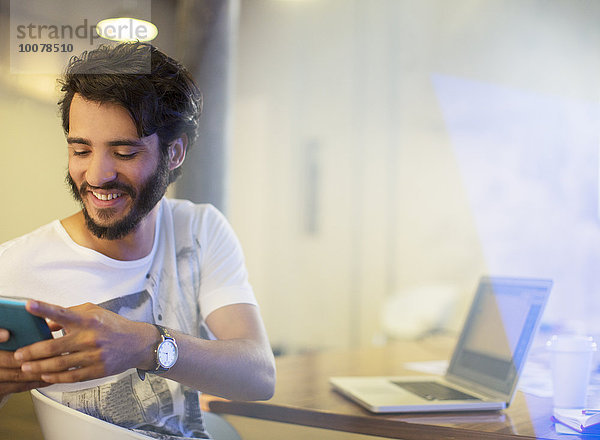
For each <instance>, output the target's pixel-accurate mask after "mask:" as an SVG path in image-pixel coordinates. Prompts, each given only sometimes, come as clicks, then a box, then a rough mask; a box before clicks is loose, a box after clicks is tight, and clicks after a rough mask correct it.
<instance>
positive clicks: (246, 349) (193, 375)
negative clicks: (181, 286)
mask: <svg viewBox="0 0 600 440" xmlns="http://www.w3.org/2000/svg"><path fill="white" fill-rule="evenodd" d="M173 334H174V336H175V339H176V340H177V345H178V346H179V359H178V360H177V363H176V364H175V366H174V367H173V368H172V369H171V370H170V371H169V372H168V373H166V374H165V375H164V376H165V377H168V378H170V379H173V380H175V381H177V382H181V383H183V384H185V385H187V386H189V387H192V388H194V389H197V390H200V391H202V392H205V393H208V394H212V395H216V396H220V397H224V398H227V399H237V400H267V399H269V398H271V396H272V395H273V392H274V388H275V362H274V359H273V354H272V352H271V350H270V348H269V347H268V345H265V343H262V342H257V341H255V340H252V339H229V340H217V341H207V340H204V339H199V338H194V337H192V336H189V335H184V334H181V333H177V332H173Z"/></svg>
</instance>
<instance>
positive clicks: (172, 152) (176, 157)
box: [169, 133, 188, 171]
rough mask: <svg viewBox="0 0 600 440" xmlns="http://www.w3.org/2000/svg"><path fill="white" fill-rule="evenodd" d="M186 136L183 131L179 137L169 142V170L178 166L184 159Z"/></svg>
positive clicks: (186, 143)
mask: <svg viewBox="0 0 600 440" xmlns="http://www.w3.org/2000/svg"><path fill="white" fill-rule="evenodd" d="M187 145H188V137H187V134H185V133H183V134H182V135H181V136H180V137H178V138H177V139H175V140H174V141H173V142H171V143H170V144H169V170H170V171H172V170H174V169H175V168H179V167H180V166H181V164H182V163H183V161H184V159H185V153H186V151H187Z"/></svg>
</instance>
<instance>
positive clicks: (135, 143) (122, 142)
mask: <svg viewBox="0 0 600 440" xmlns="http://www.w3.org/2000/svg"><path fill="white" fill-rule="evenodd" d="M107 145H108V146H110V147H119V146H129V147H144V146H145V145H146V144H144V142H142V140H141V139H129V138H123V139H115V140H112V141H109V142H107Z"/></svg>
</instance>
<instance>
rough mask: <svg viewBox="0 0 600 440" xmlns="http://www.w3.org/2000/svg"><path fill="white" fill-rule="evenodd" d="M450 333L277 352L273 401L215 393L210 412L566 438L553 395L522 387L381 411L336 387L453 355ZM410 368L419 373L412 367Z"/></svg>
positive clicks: (392, 430) (394, 434)
mask: <svg viewBox="0 0 600 440" xmlns="http://www.w3.org/2000/svg"><path fill="white" fill-rule="evenodd" d="M452 348H453V342H452V341H451V340H449V339H442V338H439V339H432V340H427V341H424V342H420V343H414V342H406V343H397V344H394V345H393V346H389V347H382V348H369V349H360V350H348V351H336V352H322V353H313V354H305V355H298V356H284V357H281V358H279V359H278V360H277V386H276V391H275V396H274V397H273V399H271V400H270V401H268V402H236V401H226V400H222V399H217V398H213V397H209V398H208V399H207V400H206V404H207V405H208V408H209V409H210V411H212V412H216V413H221V414H231V415H238V416H246V417H253V418H259V419H264V420H271V421H276V422H284V423H292V424H297V425H304V426H312V427H317V428H325V429H333V430H338V431H346V432H353V433H358V434H367V435H374V436H381V437H388V438H401V439H404V440H426V439H436V440H438V439H473V440H475V439H477V440H487V439H511V438H519V439H527V438H530V439H531V438H543V439H567V440H577V439H578V438H580V437H579V436H573V435H558V434H556V432H555V430H554V425H553V423H552V422H551V420H550V416H551V413H552V402H551V399H545V398H539V397H535V396H531V395H525V394H523V393H521V392H518V393H517V395H516V396H515V399H514V401H513V403H512V405H511V406H510V408H508V409H507V410H504V411H493V412H486V411H483V412H465V413H437V414H425V413H421V414H403V415H400V414H392V415H375V414H372V413H370V412H369V411H367V410H364V409H362V408H361V407H360V406H358V405H356V404H354V403H353V402H351V401H349V400H348V399H346V398H345V397H343V396H342V395H340V394H339V393H337V392H335V391H333V390H332V389H331V387H330V385H329V383H328V379H329V377H331V376H344V375H393V374H398V373H402V372H403V371H405V370H404V369H403V363H404V362H406V361H427V360H436V359H447V358H448V356H449V355H450V353H451V351H452ZM410 374H415V373H414V372H410Z"/></svg>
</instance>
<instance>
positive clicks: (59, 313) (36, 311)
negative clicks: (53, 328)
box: [25, 300, 79, 327]
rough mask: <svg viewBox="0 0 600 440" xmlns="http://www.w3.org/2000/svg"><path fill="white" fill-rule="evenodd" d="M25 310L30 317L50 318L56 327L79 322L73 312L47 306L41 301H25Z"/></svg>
mask: <svg viewBox="0 0 600 440" xmlns="http://www.w3.org/2000/svg"><path fill="white" fill-rule="evenodd" d="M25 308H26V309H27V311H28V312H29V313H31V314H32V315H36V316H40V317H42V318H50V319H51V320H52V321H54V323H55V324H56V325H58V326H62V327H64V326H65V325H67V324H71V323H74V322H78V321H79V315H78V314H77V313H75V312H74V311H73V310H70V309H67V308H65V307H60V306H56V305H54V304H48V303H45V302H43V301H33V300H29V301H27V305H26V306H25Z"/></svg>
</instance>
